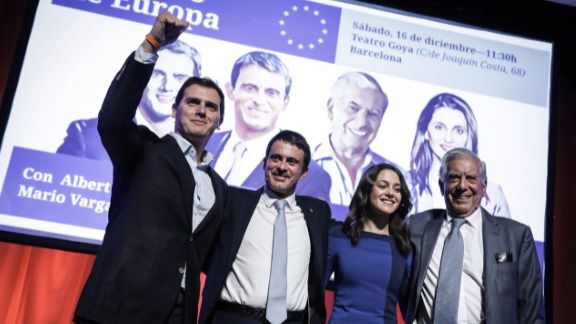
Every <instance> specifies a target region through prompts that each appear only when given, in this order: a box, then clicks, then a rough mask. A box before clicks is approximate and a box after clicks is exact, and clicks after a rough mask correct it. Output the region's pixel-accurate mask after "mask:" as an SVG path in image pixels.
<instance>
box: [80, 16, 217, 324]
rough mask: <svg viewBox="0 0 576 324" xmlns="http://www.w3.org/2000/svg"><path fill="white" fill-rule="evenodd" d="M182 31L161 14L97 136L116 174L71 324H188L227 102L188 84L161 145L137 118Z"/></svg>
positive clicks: (116, 87) (122, 75)
mask: <svg viewBox="0 0 576 324" xmlns="http://www.w3.org/2000/svg"><path fill="white" fill-rule="evenodd" d="M187 27H188V23H186V22H183V21H181V20H180V19H177V18H176V17H174V16H173V15H171V14H169V13H168V12H164V13H162V14H160V15H159V16H158V17H157V19H156V21H155V23H154V26H153V27H152V30H151V32H150V34H148V35H147V36H146V41H144V42H143V43H142V45H141V46H140V47H139V48H138V50H137V51H135V52H134V53H133V54H132V55H130V56H129V57H128V59H127V60H126V62H125V64H124V66H123V67H122V69H121V70H120V72H119V73H118V74H117V75H116V77H115V78H114V80H113V82H112V84H111V86H110V88H109V90H108V93H107V95H106V98H105V100H104V103H103V106H102V109H101V110H100V114H99V116H98V118H99V123H98V130H99V133H100V135H101V137H102V142H103V144H104V147H105V148H106V151H107V152H108V154H109V155H110V159H111V161H112V164H113V166H114V178H113V180H114V182H113V189H112V197H111V206H110V211H109V214H108V219H109V222H108V226H107V227H106V233H105V235H104V240H103V242H102V246H101V247H100V250H99V252H98V255H97V257H96V261H95V263H94V267H93V269H92V272H91V273H90V276H89V278H88V280H87V282H86V285H85V287H84V290H83V291H82V294H81V297H80V300H79V302H78V306H77V308H76V314H75V321H76V322H77V323H106V324H109V323H178V324H181V323H195V322H196V318H197V304H198V296H199V287H200V278H199V275H200V271H201V270H202V266H203V263H204V260H205V256H206V255H207V253H208V251H209V248H210V247H211V245H212V242H213V238H214V237H215V235H216V232H217V228H218V226H219V223H220V221H221V219H222V206H223V205H224V203H225V197H226V187H227V185H226V183H225V182H224V180H223V179H222V178H220V177H219V176H218V175H217V174H216V172H215V171H213V170H212V169H211V168H210V166H209V163H210V154H209V153H208V152H206V151H205V150H204V147H205V145H206V142H207V141H208V139H209V138H210V136H211V135H212V133H213V132H214V130H215V129H216V128H217V127H218V125H220V123H222V118H223V115H224V97H223V93H222V91H221V90H220V88H219V87H218V86H217V85H216V84H215V83H214V82H213V81H212V80H209V79H202V78H198V77H192V78H189V79H188V80H187V81H185V82H184V84H183V86H182V87H181V88H180V90H179V92H178V94H177V96H176V99H175V102H174V104H173V106H172V117H173V118H175V127H174V132H172V133H171V134H169V135H166V136H164V137H162V138H159V137H158V136H157V135H156V134H154V133H153V132H152V131H151V130H150V129H148V128H147V127H144V126H137V125H136V124H135V122H134V114H135V112H136V109H137V107H138V103H139V102H140V98H141V97H142V92H143V91H144V89H145V87H146V84H147V83H148V80H149V79H150V76H151V74H152V72H153V69H154V62H155V61H156V59H157V54H156V53H157V51H158V50H159V49H161V48H162V47H163V46H165V45H167V44H169V43H171V42H173V41H175V39H176V38H177V37H178V36H179V35H180V33H182V32H183V31H184V30H185V29H186V28H187Z"/></svg>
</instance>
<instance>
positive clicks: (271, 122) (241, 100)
mask: <svg viewBox="0 0 576 324" xmlns="http://www.w3.org/2000/svg"><path fill="white" fill-rule="evenodd" d="M291 87H292V77H291V76H290V72H289V70H288V67H287V66H286V64H285V63H284V62H283V61H282V60H281V59H280V58H279V57H278V56H277V55H276V54H273V53H269V52H262V51H252V52H249V53H246V54H244V55H242V56H240V57H239V58H238V59H237V60H236V62H234V65H233V67H232V72H231V74H230V82H228V83H227V84H226V94H227V96H228V99H230V100H231V101H233V105H234V117H235V118H234V127H233V129H232V130H228V131H222V132H218V133H215V134H214V136H212V138H211V139H210V142H209V143H208V145H207V150H208V151H210V152H211V153H212V154H213V155H214V162H213V163H214V164H213V165H214V169H215V170H216V172H218V174H220V176H222V177H223V178H224V179H225V180H226V182H227V183H228V184H229V185H232V186H236V187H242V188H248V189H259V188H260V187H262V186H263V185H264V181H263V180H264V177H263V166H262V159H261V152H262V150H263V149H264V148H266V146H267V144H268V142H269V141H270V140H271V139H272V137H274V136H275V135H276V134H278V132H280V131H281V130H280V128H279V127H278V125H277V121H278V119H279V118H280V116H281V114H282V112H283V111H284V110H286V109H287V108H288V104H289V102H290V88H291ZM309 169H310V172H309V173H308V176H307V177H306V178H304V179H303V180H302V181H301V183H300V184H299V185H298V188H297V191H298V194H301V195H309V196H312V197H316V198H322V199H325V200H328V191H329V188H330V177H329V176H328V174H327V173H326V172H324V171H323V170H322V169H321V168H320V167H319V166H318V165H317V164H316V163H314V162H313V163H311V165H310V168H309Z"/></svg>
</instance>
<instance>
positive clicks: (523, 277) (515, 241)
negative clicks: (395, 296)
mask: <svg viewBox="0 0 576 324" xmlns="http://www.w3.org/2000/svg"><path fill="white" fill-rule="evenodd" d="M445 215H446V211H445V210H441V209H434V210H429V211H426V212H423V213H420V214H416V215H413V216H411V217H410V218H409V219H408V229H409V231H410V236H411V242H412V244H413V248H414V258H413V268H412V271H413V272H412V279H411V284H410V294H411V295H410V297H409V302H408V309H407V312H406V323H412V322H413V321H414V318H415V316H416V314H418V308H419V307H423V306H422V304H421V300H420V294H421V291H422V286H423V283H424V278H425V276H426V271H427V269H428V265H429V263H430V259H431V258H432V252H433V250H434V246H435V245H436V240H437V239H438V235H439V233H440V228H441V227H442V222H443V220H444V217H445ZM482 240H483V245H484V295H483V297H482V298H483V304H484V314H485V317H486V324H496V323H498V324H499V323H507V324H514V323H544V302H543V297H542V276H541V273H540V265H539V263H538V258H537V255H536V248H535V245H534V239H533V237H532V232H531V231H530V228H529V227H528V226H526V225H523V224H521V223H519V222H517V221H514V220H512V219H509V218H503V217H495V216H492V215H490V214H489V213H488V212H487V211H486V210H484V209H482ZM503 253H507V255H506V257H505V258H502V257H500V256H502V255H503Z"/></svg>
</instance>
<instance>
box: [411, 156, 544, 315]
mask: <svg viewBox="0 0 576 324" xmlns="http://www.w3.org/2000/svg"><path fill="white" fill-rule="evenodd" d="M486 183H487V177H486V166H485V164H484V162H482V161H481V160H480V159H479V158H478V157H477V156H476V155H475V154H474V153H472V152H471V151H469V150H467V149H464V148H457V149H453V150H450V151H448V152H447V153H446V154H445V155H444V158H443V161H442V166H441V170H440V186H441V190H442V193H443V195H444V200H445V202H446V210H432V211H427V212H424V213H421V214H416V215H414V216H412V217H410V219H409V220H408V228H409V230H410V233H411V241H412V243H413V245H414V249H415V254H414V259H413V260H414V261H413V262H414V263H413V267H414V268H413V277H412V280H411V297H410V300H409V305H408V310H407V315H406V322H407V323H418V324H420V323H442V324H450V323H454V324H455V323H486V324H493V323H544V315H543V309H544V308H543V298H542V276H541V273H540V267H539V264H538V259H537V256H536V249H535V246H534V239H533V237H532V233H531V231H530V228H529V227H527V226H525V225H523V224H521V223H518V222H516V221H514V220H511V219H508V218H502V217H495V216H492V215H490V214H489V213H488V212H487V211H485V210H484V209H482V208H481V207H480V201H481V199H482V197H483V195H484V192H485V190H486Z"/></svg>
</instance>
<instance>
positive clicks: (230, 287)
mask: <svg viewBox="0 0 576 324" xmlns="http://www.w3.org/2000/svg"><path fill="white" fill-rule="evenodd" d="M309 162H310V147H309V146H308V143H306V140H305V139H304V138H303V137H302V136H301V135H300V134H298V133H295V132H292V131H287V130H284V131H281V132H280V133H278V134H277V135H276V136H274V137H273V138H272V139H271V140H270V142H269V144H268V147H267V149H266V156H265V158H264V173H265V175H264V178H265V182H266V185H265V186H264V187H263V188H261V189H260V190H258V191H252V190H246V189H237V188H232V187H231V188H230V192H229V195H228V204H227V206H226V214H225V216H224V217H225V218H224V221H223V223H222V229H221V233H220V236H219V238H218V241H217V244H216V246H215V249H214V255H212V258H211V262H210V266H209V268H208V272H207V279H206V285H205V287H204V292H203V301H202V309H201V312H200V322H201V323H237V324H255V323H265V321H268V322H270V323H273V324H279V323H318V324H324V322H325V320H326V311H325V308H324V288H323V273H324V269H325V264H326V258H327V230H328V223H329V220H330V209H329V206H328V204H327V203H326V202H324V201H322V200H319V199H316V198H311V197H306V196H299V195H296V194H295V191H296V185H297V183H298V181H300V180H301V179H302V178H303V177H304V176H306V172H307V169H308V163H309ZM279 204H282V205H285V207H282V205H280V206H279ZM282 220H283V221H284V222H285V223H284V227H285V228H284V239H287V240H286V241H284V243H283V244H281V243H279V241H278V237H279V236H280V235H279V233H280V234H281V233H282V232H281V231H280V230H278V226H279V224H281V223H280V221H282ZM277 246H283V248H282V249H276V248H277ZM278 260H283V262H284V263H283V264H282V266H281V267H276V265H277V262H278ZM278 269H280V270H281V271H282V272H281V273H282V274H280V275H278V272H277V271H278ZM278 280H279V282H278ZM276 288H282V291H281V292H279V291H277V290H275V289H276Z"/></svg>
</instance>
